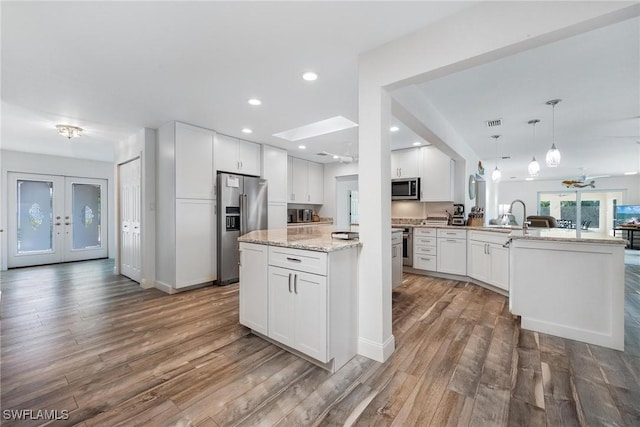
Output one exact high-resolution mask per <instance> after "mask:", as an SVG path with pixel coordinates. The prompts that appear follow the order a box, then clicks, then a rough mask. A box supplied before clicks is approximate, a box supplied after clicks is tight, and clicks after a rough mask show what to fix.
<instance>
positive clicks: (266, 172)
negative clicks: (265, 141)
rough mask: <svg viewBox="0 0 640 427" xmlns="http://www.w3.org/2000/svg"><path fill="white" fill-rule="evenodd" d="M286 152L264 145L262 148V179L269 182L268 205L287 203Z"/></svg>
mask: <svg viewBox="0 0 640 427" xmlns="http://www.w3.org/2000/svg"><path fill="white" fill-rule="evenodd" d="M287 169H288V166H287V151H286V150H282V149H280V148H275V147H271V146H269V145H264V146H263V148H262V177H263V178H264V179H266V180H267V181H268V182H269V184H268V185H269V187H268V191H267V198H268V200H269V203H275V202H281V203H287V187H288V179H287V176H288V175H287V174H288V171H287Z"/></svg>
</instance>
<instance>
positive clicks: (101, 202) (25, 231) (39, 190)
mask: <svg viewBox="0 0 640 427" xmlns="http://www.w3.org/2000/svg"><path fill="white" fill-rule="evenodd" d="M8 178H9V215H8V218H7V223H8V230H7V231H8V241H9V253H8V254H7V264H8V265H7V266H8V267H9V268H12V267H24V266H29V265H39V264H53V263H58V262H66V261H80V260H86V259H95V258H106V257H107V255H108V248H107V181H106V180H104V179H92V178H76V177H64V176H57V175H36V174H24V173H9V177H8Z"/></svg>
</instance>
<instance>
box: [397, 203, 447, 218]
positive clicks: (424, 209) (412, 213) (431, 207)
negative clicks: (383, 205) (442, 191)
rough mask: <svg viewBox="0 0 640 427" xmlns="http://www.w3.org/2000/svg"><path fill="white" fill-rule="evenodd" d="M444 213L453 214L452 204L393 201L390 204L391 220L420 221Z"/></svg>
mask: <svg viewBox="0 0 640 427" xmlns="http://www.w3.org/2000/svg"><path fill="white" fill-rule="evenodd" d="M444 211H449V213H453V203H448V202H442V203H436V202H413V201H395V202H391V218H394V219H416V218H418V219H420V221H422V220H423V219H425V218H426V217H427V215H429V214H430V215H436V214H443V213H444Z"/></svg>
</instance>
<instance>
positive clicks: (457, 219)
mask: <svg viewBox="0 0 640 427" xmlns="http://www.w3.org/2000/svg"><path fill="white" fill-rule="evenodd" d="M451 225H466V221H465V220H464V205H463V204H454V205H453V215H452V216H451Z"/></svg>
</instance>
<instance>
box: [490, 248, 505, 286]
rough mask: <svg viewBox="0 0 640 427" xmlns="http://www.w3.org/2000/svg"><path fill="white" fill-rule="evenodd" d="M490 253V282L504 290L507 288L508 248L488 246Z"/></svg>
mask: <svg viewBox="0 0 640 427" xmlns="http://www.w3.org/2000/svg"><path fill="white" fill-rule="evenodd" d="M489 252H490V254H491V281H490V282H489V283H491V284H492V285H494V286H497V287H499V288H501V289H504V290H505V291H508V290H509V249H507V248H503V247H502V246H500V245H491V246H490V247H489Z"/></svg>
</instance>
